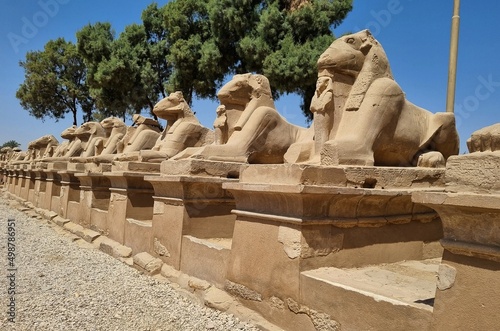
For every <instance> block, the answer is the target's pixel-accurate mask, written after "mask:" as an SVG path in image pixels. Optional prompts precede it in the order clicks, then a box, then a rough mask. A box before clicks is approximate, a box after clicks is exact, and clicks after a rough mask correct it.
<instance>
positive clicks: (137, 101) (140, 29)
mask: <svg viewBox="0 0 500 331" xmlns="http://www.w3.org/2000/svg"><path fill="white" fill-rule="evenodd" d="M143 20H144V25H138V24H131V25H129V26H127V27H125V30H124V31H123V32H122V33H121V34H120V35H119V37H118V38H117V39H114V32H113V31H112V29H111V25H110V24H109V23H97V24H95V25H87V26H85V27H84V28H83V29H82V30H80V31H79V32H78V33H77V38H78V49H79V50H80V52H81V53H82V56H83V57H84V58H85V61H86V63H87V65H88V67H89V72H90V73H89V81H88V82H89V85H90V86H91V94H92V96H93V97H95V99H96V103H97V108H98V110H99V112H100V116H112V115H113V116H120V117H124V118H125V116H126V115H128V114H132V113H140V112H141V110H143V109H149V110H150V112H151V114H152V115H153V116H154V114H153V113H152V110H153V107H154V105H155V103H156V101H157V100H158V97H159V96H160V95H162V96H165V94H166V93H165V88H164V85H165V84H166V82H167V81H168V78H169V75H170V71H171V68H170V65H169V63H168V62H167V60H166V55H167V51H168V50H167V48H166V47H165V45H166V40H165V33H166V32H165V30H164V28H163V25H162V24H161V22H162V21H163V14H162V12H161V11H160V10H159V9H158V8H157V6H156V4H153V5H150V6H148V7H147V8H146V10H145V11H144V12H143Z"/></svg>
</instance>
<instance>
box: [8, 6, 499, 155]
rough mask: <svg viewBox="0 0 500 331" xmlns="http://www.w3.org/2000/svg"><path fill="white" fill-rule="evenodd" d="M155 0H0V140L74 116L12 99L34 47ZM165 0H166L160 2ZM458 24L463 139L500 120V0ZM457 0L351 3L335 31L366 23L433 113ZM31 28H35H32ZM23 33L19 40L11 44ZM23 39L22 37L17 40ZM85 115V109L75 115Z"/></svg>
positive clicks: (284, 107)
mask: <svg viewBox="0 0 500 331" xmlns="http://www.w3.org/2000/svg"><path fill="white" fill-rule="evenodd" d="M151 2H152V1H150V0H133V1H132V0H120V1H118V0H106V1H102V0H85V1H84V0H22V1H1V2H0V63H1V65H0V114H1V118H2V120H1V121H0V144H2V143H4V142H6V141H8V140H11V139H14V140H17V141H18V142H20V143H21V144H22V146H21V147H22V148H23V149H25V148H26V146H27V144H28V142H29V141H32V140H34V139H36V138H38V137H40V136H43V135H45V134H53V135H54V136H55V137H56V138H58V139H60V140H61V138H60V136H59V135H60V132H61V131H63V130H64V129H65V128H67V127H68V126H70V125H71V117H70V116H68V117H67V118H66V119H62V120H60V121H59V122H54V120H52V119H46V120H45V121H44V122H42V121H41V120H37V119H35V118H33V117H31V116H29V114H28V112H27V111H26V110H24V109H23V108H22V107H21V106H20V105H19V101H18V100H17V99H16V97H15V93H16V90H17V89H18V87H19V85H20V84H21V83H22V82H23V80H24V71H23V70H22V68H21V67H19V65H18V63H19V61H22V60H24V59H25V54H26V52H27V51H30V50H41V49H43V46H44V45H45V43H47V41H49V40H51V39H56V38H58V37H64V38H65V39H66V40H71V41H73V42H74V41H75V40H76V38H75V33H76V31H78V30H79V29H80V28H81V27H82V26H84V25H86V24H88V23H95V22H98V21H109V22H111V24H112V26H113V28H114V30H115V31H116V33H117V34H119V33H120V32H121V31H123V29H124V27H125V26H126V25H128V24H131V23H140V16H141V12H142V10H143V9H144V8H145V7H146V6H147V5H148V4H149V3H151ZM157 2H158V3H159V4H160V5H163V4H165V3H166V2H167V1H157ZM461 2H462V4H461V26H460V43H459V59H458V77H457V92H456V100H455V109H456V117H457V128H458V131H459V133H460V137H461V148H460V152H461V153H464V152H466V151H467V149H466V147H465V140H466V139H467V138H468V137H469V136H470V134H471V133H472V132H473V131H475V130H477V129H479V128H482V127H484V126H487V125H491V124H494V123H497V122H500V63H499V57H498V54H500V36H499V31H500V20H498V16H499V14H500V1H497V0H483V1H481V4H480V5H479V4H478V2H475V1H472V0H462V1H461ZM452 11H453V0H439V1H435V0H419V1H417V0H354V9H353V11H352V12H351V13H349V15H348V17H347V18H346V20H344V22H343V23H342V24H341V25H340V26H339V27H337V28H336V29H335V30H334V32H335V34H336V35H337V36H339V35H342V34H344V33H346V32H356V31H358V30H362V29H365V28H368V29H370V30H371V31H372V33H373V34H374V35H375V37H376V38H377V39H378V41H379V42H380V43H381V44H382V46H383V47H384V49H385V51H386V53H387V56H388V57H389V61H390V64H391V67H392V72H393V75H394V78H395V79H396V81H397V82H398V83H399V85H400V86H401V87H402V88H403V90H404V91H405V93H406V96H407V98H408V99H409V100H410V101H411V102H413V103H415V104H416V105H418V106H420V107H423V108H426V109H428V110H430V111H432V112H439V111H445V106H446V85H447V71H448V57H449V40H450V26H451V16H452ZM30 25H31V27H34V29H33V28H32V29H31V30H30V29H29V26H30ZM16 37H21V38H23V39H22V41H18V42H17V43H15V42H13V38H16ZM20 40H21V39H20ZM276 106H277V109H278V111H279V112H280V113H281V114H282V115H283V116H285V117H286V118H287V119H288V121H290V122H292V123H294V124H297V125H301V126H305V125H306V123H305V119H304V117H303V115H302V113H301V111H300V108H299V106H300V99H299V98H298V97H297V96H295V95H289V96H284V97H282V98H280V100H278V101H277V102H276ZM216 107H217V103H215V102H212V101H209V100H197V101H195V102H194V104H193V110H195V111H196V113H197V116H198V118H199V119H200V121H201V122H202V124H203V125H205V126H207V127H212V123H213V120H214V118H215V109H216ZM78 120H79V121H81V114H79V115H78Z"/></svg>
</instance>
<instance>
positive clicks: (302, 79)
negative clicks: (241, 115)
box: [164, 0, 352, 119]
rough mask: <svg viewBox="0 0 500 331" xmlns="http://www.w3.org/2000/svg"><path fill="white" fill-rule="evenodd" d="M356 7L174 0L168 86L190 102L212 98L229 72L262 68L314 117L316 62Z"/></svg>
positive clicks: (282, 0)
mask: <svg viewBox="0 0 500 331" xmlns="http://www.w3.org/2000/svg"><path fill="white" fill-rule="evenodd" d="M351 9H352V0H265V1H264V0H209V1H197V0H175V1H171V2H170V3H168V4H167V5H165V7H164V10H165V27H166V30H167V31H168V32H169V34H168V35H167V39H168V43H169V45H170V54H169V59H170V60H171V61H172V63H173V65H174V71H173V77H172V79H171V82H170V86H169V87H170V89H180V90H182V91H183V92H184V94H185V95H187V100H191V97H192V95H193V93H195V94H196V95H197V96H198V97H209V98H214V97H215V95H216V91H217V89H218V88H219V87H220V85H221V83H222V81H223V79H224V78H225V77H226V75H228V74H231V73H243V72H256V73H261V74H264V75H266V76H267V77H268V78H269V81H270V83H271V86H272V88H273V93H274V96H275V97H276V98H278V97H279V96H280V95H282V94H284V93H298V94H299V95H301V96H302V100H303V101H302V105H301V108H302V111H303V112H304V114H305V115H306V116H307V117H308V118H309V119H310V118H311V114H310V112H309V105H310V101H311V99H312V96H313V94H314V90H315V85H316V78H317V67H316V61H317V59H318V58H319V56H320V55H321V53H322V52H323V51H324V50H325V49H326V48H327V47H328V46H329V45H330V44H331V43H332V42H333V40H334V36H333V33H332V31H331V28H332V27H335V26H337V25H338V24H340V23H341V22H342V20H343V19H344V18H345V17H346V15H347V13H348V12H349V11H350V10H351Z"/></svg>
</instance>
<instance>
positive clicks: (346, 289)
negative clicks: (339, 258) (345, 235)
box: [300, 259, 439, 331]
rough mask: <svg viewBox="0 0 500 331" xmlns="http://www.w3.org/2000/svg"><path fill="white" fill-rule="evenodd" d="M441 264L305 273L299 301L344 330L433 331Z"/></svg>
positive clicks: (301, 282) (400, 264) (426, 263)
mask: <svg viewBox="0 0 500 331" xmlns="http://www.w3.org/2000/svg"><path fill="white" fill-rule="evenodd" d="M438 266H439V259H436V260H431V261H406V262H402V263H397V264H388V265H381V266H370V267H365V268H361V269H338V268H320V269H316V270H309V271H304V272H302V273H301V276H300V284H301V300H300V301H301V303H302V304H304V305H305V306H308V307H310V309H314V310H317V311H321V312H324V313H326V314H328V315H330V317H331V318H332V319H333V320H335V321H337V322H339V323H340V325H342V330H394V331H399V330H429V328H430V324H431V320H432V303H433V301H434V295H435V289H436V274H437V269H438Z"/></svg>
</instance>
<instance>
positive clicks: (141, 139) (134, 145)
mask: <svg viewBox="0 0 500 331" xmlns="http://www.w3.org/2000/svg"><path fill="white" fill-rule="evenodd" d="M132 119H133V121H134V124H133V125H132V126H130V127H128V128H126V131H125V134H120V136H119V137H117V138H116V139H113V145H114V147H113V152H111V153H110V152H103V153H100V154H99V155H98V156H95V157H93V158H89V160H88V161H87V162H95V163H110V162H112V161H113V159H114V158H117V157H118V158H119V157H120V156H122V154H126V155H131V154H133V153H134V152H135V153H136V154H137V153H138V152H139V151H140V150H143V149H144V150H146V149H151V148H152V147H153V146H154V145H155V142H156V140H157V139H158V137H159V136H160V124H159V123H158V122H157V121H156V120H154V119H152V118H147V117H143V116H141V115H139V114H134V116H133V117H132Z"/></svg>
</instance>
